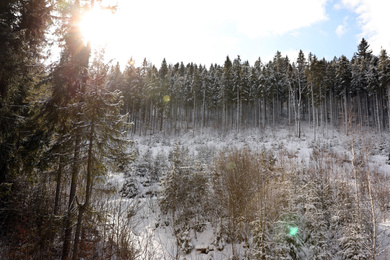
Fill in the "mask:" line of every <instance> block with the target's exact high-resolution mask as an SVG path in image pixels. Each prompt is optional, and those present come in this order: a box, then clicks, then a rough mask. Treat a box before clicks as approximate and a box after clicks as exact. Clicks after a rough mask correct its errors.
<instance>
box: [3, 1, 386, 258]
mask: <svg viewBox="0 0 390 260" xmlns="http://www.w3.org/2000/svg"><path fill="white" fill-rule="evenodd" d="M313 1H314V0H313ZM325 2H326V1H325ZM344 2H348V1H344ZM103 3H104V1H96V3H95V1H78V0H76V1H49V0H35V1H24V0H12V1H6V2H4V3H1V4H0V258H1V259H62V260H67V259H72V260H77V259H113V260H114V259H131V260H132V259H140V260H154V259H167V260H170V259H182V260H184V259H186V260H190V259H193V260H198V259H199V260H201V259H204V260H211V259H215V260H219V259H220V260H224V259H231V260H236V259H248V260H249V259H336V260H338V259H340V260H341V259H389V258H390V58H389V56H388V54H387V51H386V49H384V48H381V49H380V51H379V52H378V53H375V52H374V51H373V50H372V48H371V46H370V43H369V41H368V40H366V39H365V38H363V37H362V38H360V39H359V42H358V43H357V44H356V46H354V50H353V55H352V56H351V57H350V58H348V57H347V56H345V55H340V56H339V57H336V56H335V57H334V58H332V59H326V58H319V57H317V56H316V55H315V54H314V53H312V52H308V53H306V52H304V51H302V50H300V51H298V52H297V54H298V56H297V57H289V56H288V55H283V54H282V53H281V52H280V51H275V54H274V55H273V56H272V58H270V59H264V60H263V59H262V58H260V57H259V58H257V59H256V60H255V61H254V62H253V63H250V62H249V61H247V60H243V59H242V58H241V56H240V55H236V56H229V55H226V56H225V57H224V59H225V60H224V62H223V64H218V63H212V64H211V65H210V66H205V65H203V64H197V63H195V62H189V63H184V62H176V63H169V62H167V60H166V59H165V58H164V59H162V61H161V64H159V65H155V64H153V63H152V62H150V61H149V60H148V59H146V58H145V59H144V60H143V62H142V63H141V64H140V65H137V64H136V62H135V61H134V59H133V58H129V60H128V62H127V63H126V65H125V66H124V67H121V65H120V63H119V62H113V61H107V53H106V48H105V47H102V46H100V47H98V46H97V45H94V43H96V42H94V41H97V40H96V37H97V36H98V35H99V34H103V33H102V32H103V27H104V25H103V24H101V25H99V26H100V27H99V28H98V29H101V30H97V31H96V27H97V25H96V24H97V23H98V21H99V19H100V20H104V21H108V19H110V18H109V16H106V15H107V14H106V13H103V12H106V11H108V12H109V14H113V13H114V14H115V12H116V11H118V10H119V8H118V7H115V6H110V5H108V4H106V5H103ZM95 4H96V5H95ZM98 4H99V9H96V6H97V5H98ZM334 8H335V7H334ZM356 8H357V7H356ZM359 10H360V9H359ZM94 12H96V13H94ZM118 12H120V10H119V11H118ZM103 18H104V19H103ZM88 19H92V20H88ZM93 19H95V20H93ZM96 19H97V20H96ZM106 23H108V22H106ZM93 29H95V33H94V31H93ZM340 30H341V29H340ZM340 30H338V31H339V32H340ZM88 35H89V36H88ZM55 44H57V48H59V50H57V52H58V55H59V57H58V60H54V61H53V60H52V59H53V55H50V53H51V52H55V50H56V49H55V47H53V46H54V45H55ZM375 44H376V42H375ZM122 51H123V53H125V50H122Z"/></svg>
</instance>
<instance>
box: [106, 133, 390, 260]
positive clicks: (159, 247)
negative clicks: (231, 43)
mask: <svg viewBox="0 0 390 260" xmlns="http://www.w3.org/2000/svg"><path fill="white" fill-rule="evenodd" d="M317 136H318V137H317V140H314V134H313V131H312V130H308V129H304V131H303V134H302V137H301V138H297V137H296V136H295V135H294V132H293V129H287V128H281V127H280V128H277V129H266V130H259V129H250V130H246V131H241V132H230V133H227V134H217V133H215V132H213V131H212V130H209V129H207V130H205V131H203V133H195V134H194V133H192V132H189V133H185V134H182V135H179V136H169V135H153V136H131V137H130V138H131V139H132V140H133V141H135V146H134V148H135V149H136V150H137V151H138V159H137V161H136V162H135V164H138V165H147V164H150V163H153V162H156V161H160V162H159V164H156V165H155V166H154V167H155V168H156V169H155V170H157V171H158V170H161V172H162V173H161V172H160V173H158V174H164V173H163V171H166V168H167V167H168V165H167V164H164V163H162V162H165V163H166V161H167V160H168V156H169V154H170V152H172V150H173V147H174V146H175V145H180V146H182V147H186V148H188V150H189V155H190V156H191V157H192V159H193V160H198V161H199V162H200V163H202V164H205V165H208V164H210V163H211V162H212V161H213V159H214V158H215V156H216V155H218V153H219V151H222V150H223V149H228V148H232V147H236V148H242V147H247V148H249V149H251V150H256V151H261V150H262V149H269V150H272V151H274V152H275V156H276V157H278V156H286V158H289V159H291V160H295V161H296V162H297V163H298V164H301V165H306V166H307V167H309V165H310V160H311V154H312V152H313V149H315V148H318V147H324V148H325V149H326V151H328V152H331V153H333V154H337V155H338V156H339V157H340V158H345V160H350V159H351V156H352V154H351V147H352V146H351V144H354V147H360V148H361V147H362V146H364V145H363V143H365V144H366V146H367V147H368V146H369V147H368V148H369V149H370V152H371V154H372V155H371V156H370V157H369V163H370V169H373V170H375V171H376V172H380V173H384V174H386V175H388V176H390V165H389V153H390V146H389V144H390V139H389V135H388V134H382V135H375V134H372V133H371V134H368V133H365V134H355V135H349V136H345V135H344V134H343V133H341V132H338V131H336V130H332V131H328V133H327V134H323V133H317ZM368 148H367V149H368ZM279 152H283V153H279ZM282 154H283V155H282ZM158 158H159V159H158ZM277 159H278V158H277ZM128 178H129V176H124V175H123V174H118V175H113V176H111V182H113V183H116V185H117V186H118V187H121V186H123V184H124V183H126V180H128ZM131 178H133V182H134V185H135V186H136V187H135V188H134V189H135V191H134V196H132V198H124V199H123V200H125V201H128V203H129V204H130V203H134V201H137V203H138V205H141V206H140V207H139V208H138V210H137V213H136V215H135V216H134V217H133V218H134V219H135V220H134V222H133V223H136V224H135V225H134V227H133V229H132V230H133V236H134V237H133V238H134V239H136V240H137V243H138V244H137V246H138V248H139V249H140V250H141V257H140V259H187V260H189V259H229V256H230V255H231V246H230V245H224V246H223V250H221V251H220V250H218V245H216V244H215V234H214V229H213V227H211V226H207V227H206V228H205V231H203V232H201V233H198V234H196V238H195V236H194V234H187V235H188V236H189V238H190V240H191V243H192V246H193V247H194V249H193V250H192V251H191V253H190V254H183V253H182V252H178V248H177V246H176V238H175V237H174V235H173V233H174V232H173V229H172V223H169V220H167V219H165V218H163V217H162V216H161V212H160V210H159V206H158V196H159V192H160V189H161V187H160V183H159V182H155V181H152V180H151V179H150V178H151V177H150V176H147V175H145V174H140V175H139V174H136V173H134V172H133V173H132V174H131ZM388 206H390V204H389V202H388ZM380 221H381V223H380V224H379V228H378V230H379V232H378V233H379V236H378V237H379V239H380V244H381V245H382V247H381V248H382V250H383V251H385V252H387V253H384V254H382V255H381V257H380V258H379V259H385V257H390V249H386V247H387V245H390V238H389V236H390V219H389V215H385V216H383V217H382V218H381V220H380ZM213 242H214V243H213ZM237 250H242V252H243V253H244V251H245V249H244V248H242V247H238V248H237ZM206 252H207V254H205V253H206ZM385 255H386V256H385Z"/></svg>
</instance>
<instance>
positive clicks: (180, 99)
mask: <svg viewBox="0 0 390 260" xmlns="http://www.w3.org/2000/svg"><path fill="white" fill-rule="evenodd" d="M111 82H112V85H113V87H117V88H119V89H120V90H122V93H123V95H124V101H125V112H128V113H129V121H131V122H134V127H133V131H134V132H135V133H139V134H146V133H155V132H159V131H167V132H171V133H177V132H180V131H188V130H191V129H192V130H197V129H202V128H204V127H212V128H216V129H222V130H230V129H235V130H240V129H243V128H248V127H265V126H275V125H276V124H279V123H283V124H288V125H292V126H293V125H295V131H296V134H297V135H300V123H301V122H302V120H304V121H307V122H308V123H309V124H310V125H311V126H312V128H313V131H314V133H315V134H316V133H317V132H318V130H319V129H326V128H327V127H328V126H336V127H344V128H345V131H346V132H348V131H349V129H348V128H349V127H351V126H353V125H354V126H358V127H359V128H363V127H371V128H375V129H377V130H378V131H383V130H384V129H388V128H389V115H390V113H389V110H390V106H389V94H390V60H389V57H388V55H387V53H386V50H382V51H381V53H380V56H379V57H378V56H375V55H373V54H372V51H371V50H370V49H369V44H368V43H367V41H366V40H365V39H362V40H361V42H360V44H359V46H358V50H357V52H356V53H355V54H354V56H353V57H352V59H351V60H349V59H348V58H347V57H345V56H341V57H340V58H336V57H335V58H334V59H333V60H331V61H326V60H325V59H318V58H317V57H316V56H315V55H314V54H311V53H310V54H309V55H308V56H307V57H305V55H304V53H303V52H302V51H300V52H299V55H298V58H297V60H296V61H291V60H290V59H289V58H288V57H287V56H286V57H283V56H282V54H281V53H280V52H279V51H278V52H277V53H276V54H275V56H274V58H273V60H272V61H269V62H268V63H263V62H262V61H261V59H260V58H259V59H258V60H257V61H256V62H255V63H254V65H250V64H249V62H248V61H242V60H241V59H240V57H239V56H238V57H237V58H235V59H234V60H233V61H232V60H231V59H230V58H229V57H227V58H226V61H225V63H224V65H223V66H220V65H217V64H215V65H211V66H210V67H209V68H207V67H205V66H202V65H196V64H193V63H190V64H187V65H184V64H183V63H182V62H181V63H176V64H174V65H168V64H167V62H166V60H165V59H164V60H163V61H162V64H161V67H160V68H159V69H158V68H156V67H155V66H154V65H153V64H150V63H148V62H147V61H146V59H145V60H144V61H143V63H142V65H141V66H140V67H135V66H134V62H133V60H130V62H129V63H128V65H127V67H126V68H125V70H124V72H123V73H121V71H120V68H119V65H116V66H114V67H113V68H112V71H111Z"/></svg>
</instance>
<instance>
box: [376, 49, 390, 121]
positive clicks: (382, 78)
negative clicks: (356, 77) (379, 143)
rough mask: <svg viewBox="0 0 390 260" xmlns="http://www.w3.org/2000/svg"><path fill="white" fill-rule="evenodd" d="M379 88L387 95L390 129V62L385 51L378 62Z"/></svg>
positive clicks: (382, 51)
mask: <svg viewBox="0 0 390 260" xmlns="http://www.w3.org/2000/svg"><path fill="white" fill-rule="evenodd" d="M378 73H379V84H380V88H381V89H383V90H384V91H385V92H386V94H387V115H388V125H389V129H390V60H389V56H388V55H387V53H386V50H384V49H382V50H381V53H380V56H379V61H378Z"/></svg>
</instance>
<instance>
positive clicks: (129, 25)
mask: <svg viewBox="0 0 390 260" xmlns="http://www.w3.org/2000/svg"><path fill="white" fill-rule="evenodd" d="M106 2H110V3H111V4H112V3H117V11H116V13H115V14H114V15H113V16H112V17H113V18H108V17H105V16H104V15H103V16H101V19H100V21H101V22H99V23H95V24H97V26H95V27H99V28H98V30H97V33H96V34H98V35H100V37H103V38H104V39H105V40H107V43H106V44H107V46H106V55H107V57H109V58H114V59H115V61H118V62H119V63H120V64H121V66H122V68H124V66H125V65H126V63H127V62H128V61H129V59H130V57H132V58H133V59H134V61H135V64H136V66H141V64H142V61H143V59H144V58H146V59H147V61H149V62H151V63H153V64H155V65H156V66H157V67H159V66H160V65H161V62H162V60H163V59H164V58H166V60H167V62H168V63H170V64H174V63H176V62H184V63H185V64H187V63H189V62H194V63H197V64H202V65H206V66H209V65H210V64H214V63H217V64H220V65H223V63H224V61H225V59H226V56H229V57H230V58H231V59H234V58H236V57H237V55H240V57H241V60H242V61H245V60H248V61H249V62H250V63H251V64H253V63H254V61H255V60H257V59H258V58H259V57H260V58H261V59H262V61H268V60H270V59H272V57H273V56H274V55H275V53H276V51H280V52H282V55H288V57H289V58H290V60H293V61H295V60H296V57H297V53H298V51H299V50H300V49H302V50H303V51H304V52H305V53H309V52H312V53H313V54H315V55H317V56H318V57H319V58H322V57H325V58H326V59H327V60H330V59H332V58H333V57H334V56H336V57H340V56H341V55H343V54H344V55H346V56H347V57H348V58H351V57H352V55H353V53H354V52H356V50H357V45H358V44H359V42H360V40H361V38H362V37H364V38H365V39H366V40H367V41H368V43H369V44H370V46H371V49H372V50H373V51H374V54H379V52H380V50H381V47H382V48H384V49H386V50H388V51H390V33H389V32H390V30H389V28H388V26H389V25H390V14H389V10H390V1H388V0H294V1H291V0H272V1H269V0H240V1H233V0H198V1H187V0H164V1H161V0H141V1H140V0H138V1H132V0H107V1H106ZM102 22H103V23H102ZM111 23H113V24H114V25H113V26H114V28H115V29H112V28H113V27H111V26H110V25H111ZM104 24H106V25H108V26H105V25H104ZM105 27H107V28H111V29H106V30H105V29H104V28H105ZM107 31H108V32H107Z"/></svg>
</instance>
